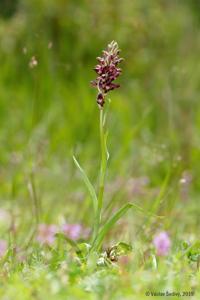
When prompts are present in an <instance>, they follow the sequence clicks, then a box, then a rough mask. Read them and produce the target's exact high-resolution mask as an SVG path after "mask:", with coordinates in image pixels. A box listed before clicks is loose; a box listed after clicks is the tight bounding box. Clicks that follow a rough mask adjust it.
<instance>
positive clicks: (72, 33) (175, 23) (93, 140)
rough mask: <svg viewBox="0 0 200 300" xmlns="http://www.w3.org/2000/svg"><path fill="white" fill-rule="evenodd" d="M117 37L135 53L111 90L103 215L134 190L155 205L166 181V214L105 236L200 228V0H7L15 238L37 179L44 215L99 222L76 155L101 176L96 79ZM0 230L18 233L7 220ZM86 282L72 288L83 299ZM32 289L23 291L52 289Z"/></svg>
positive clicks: (4, 142) (1, 88)
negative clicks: (147, 223)
mask: <svg viewBox="0 0 200 300" xmlns="http://www.w3.org/2000/svg"><path fill="white" fill-rule="evenodd" d="M112 40H116V41H117V42H118V44H119V47H120V49H121V56H122V57H124V59H125V60H124V62H123V63H122V69H123V73H122V76H121V77H120V78H119V80H118V82H119V83H120V85H121V87H120V89H118V90H116V91H114V92H112V93H110V99H111V104H110V108H109V114H108V120H107V126H108V128H109V137H108V148H109V152H110V160H109V165H108V167H109V168H108V172H107V183H106V194H105V206H104V208H105V209H104V214H103V216H104V219H105V220H106V219H107V217H108V216H109V215H110V214H112V212H113V211H114V210H116V209H117V208H119V207H120V206H122V205H123V204H125V203H127V202H131V201H133V202H134V203H137V204H139V205H140V206H142V207H143V208H145V209H147V210H149V209H150V208H151V207H152V205H153V203H154V199H155V197H156V195H158V193H159V191H160V190H161V189H162V188H163V193H162V194H161V196H162V197H161V198H162V199H161V201H160V202H161V203H160V205H159V207H157V211H156V213H159V214H161V215H163V216H165V218H164V219H162V220H161V221H157V223H154V224H152V225H151V227H145V217H144V216H143V215H142V214H138V213H136V212H133V211H131V212H129V213H128V214H127V215H126V216H125V217H124V218H123V220H122V221H121V222H120V225H117V226H116V227H115V228H114V229H113V231H112V232H111V234H110V235H109V236H108V237H107V240H106V241H105V244H108V245H110V244H112V243H115V242H118V241H119V240H123V241H126V242H130V243H132V244H133V245H134V243H141V244H140V247H141V251H143V250H144V251H145V249H146V247H147V246H146V245H148V242H150V241H151V240H152V236H153V234H154V232H155V231H156V230H167V231H168V232H169V234H170V236H171V238H172V240H173V251H176V250H177V249H178V247H179V246H178V245H179V243H181V241H183V240H187V241H191V242H193V241H195V240H197V239H198V237H199V225H200V224H199V219H200V218H199V216H200V206H199V191H200V180H199V178H200V134H199V132H200V104H199V100H200V99H199V91H200V61H199V60H200V58H199V53H200V1H198V0H196V1H195V0H190V1H189V0H188V1H187V0H174V1H165V0H157V1H153V0H151V1H149V0H123V1H119V0H114V1H109V0H101V1H97V0H56V1H55V0H48V1H47V0H28V1H27V0H18V1H17V0H13V1H6V0H1V1H0V205H1V207H2V208H3V209H7V210H9V211H10V212H11V214H12V215H13V216H14V217H13V219H14V220H15V223H16V224H15V225H16V226H17V228H18V231H17V234H16V237H15V242H16V245H21V244H22V243H24V242H25V240H26V238H27V236H28V235H29V234H30V231H31V228H33V226H35V211H34V209H35V206H34V203H33V201H32V199H31V195H30V192H29V185H30V182H32V183H34V186H35V192H36V195H37V199H38V203H39V204H38V205H39V212H40V213H39V216H38V218H39V221H40V222H41V223H55V224H58V223H59V222H61V221H62V220H63V219H65V220H66V221H67V222H71V223H73V222H74V223H81V224H84V226H86V227H91V224H92V222H93V218H94V216H93V214H92V210H91V202H90V198H89V195H88V193H87V190H86V189H85V186H84V183H83V182H82V180H81V176H80V174H79V172H78V170H77V169H76V166H75V165H74V163H73V160H72V155H73V154H75V155H76V157H77V158H78V159H79V161H80V163H81V165H82V166H83V167H84V169H85V170H86V172H87V174H88V176H89V178H90V179H91V181H92V182H93V183H94V185H95V186H97V184H98V174H99V173H98V170H99V164H100V145H99V129H98V126H99V109H98V106H97V104H96V91H95V89H94V88H92V87H91V86H90V81H91V80H93V79H94V78H95V73H94V71H93V67H94V66H95V64H96V57H97V56H99V55H100V54H101V50H102V49H104V48H105V47H106V45H107V44H108V43H109V42H110V41H112ZM32 57H34V58H35V60H36V61H37V65H36V66H34V67H31V59H32ZM105 108H106V106H105ZM0 234H1V238H4V239H7V237H8V232H7V231H5V230H3V229H2V230H1V232H0ZM16 272H17V271H16ZM34 272H36V271H34ZM162 272H163V273H162ZM165 272H167V269H165V267H163V269H162V271H161V273H162V274H165ZM33 274H34V273H33ZM2 276H3V275H2ZM16 276H17V275H16ZM33 276H35V275H33ZM109 276H110V275H109ZM164 276H165V275H161V277H162V278H164ZM16 278H18V277H16ZM16 278H15V277H14V279H13V281H12V284H11V285H15V284H16V290H17V289H18V284H19V282H20V279H16ZM136 278H137V276H136ZM152 278H153V277H152ZM42 280H43V279H41V282H42ZM184 280H185V282H186V283H187V282H188V281H187V279H183V282H184ZM18 281H19V282H18ZM13 282H14V283H13ZM35 284H36V283H35ZM42 284H43V283H42ZM45 284H46V293H47V294H48V284H47V283H45ZM45 284H44V286H45ZM106 284H107V282H106ZM156 284H158V283H156ZM160 284H161V283H160ZM175 284H177V286H178V287H179V288H180V287H181V282H180V283H175ZM11 285H10V286H11ZM36 285H37V284H36ZM38 285H40V284H39V283H38ZM143 285H144V282H143V283H142V282H141V285H139V288H138V290H139V291H140V292H141V290H142V286H143ZM5 286H7V289H8V295H11V296H10V297H12V292H13V289H11V288H9V285H6V283H5ZM108 286H109V280H108ZM101 288H102V289H103V287H101ZM101 288H100V292H99V290H97V292H96V293H97V294H98V297H100V298H89V296H88V298H87V299H104V298H102V297H103V296H102V295H103V294H101V293H103V292H102V290H101ZM188 288H189V287H188ZM9 289H11V290H9ZM20 289H21V290H23V291H25V290H24V289H25V288H22V287H19V289H18V293H20V292H21V290H20ZM73 289H75V288H73ZM122 289H123V288H122ZM83 290H84V289H83ZM9 291H10V294H9ZM19 291H20V292H19ZM81 291H82V290H81V289H80V291H79V292H80V295H79V294H78V292H77V294H76V292H75V290H72V291H71V292H69V293H72V294H73V293H74V294H76V297H77V298H75V296H74V299H82V298H81V297H84V295H85V294H84V292H81ZM103 291H104V290H103ZM108 291H109V289H108ZM108 291H107V292H108ZM110 291H112V293H113V295H114V292H115V289H112V288H111V289H110ZM24 293H25V294H24V295H25V296H22V297H21V298H19V299H20V300H23V299H46V298H45V297H46V295H47V294H45V292H44V294H42V295H43V296H41V298H40V297H39V296H38V298H37V297H36V298H34V297H33V296H31V295H32V294H31V295H29V294H28V292H27V294H26V292H24ZM82 293H83V294H82ZM131 293H132V292H131ZM22 294H23V293H22ZM13 295H14V292H13ZM70 295H71V294H70ZM108 295H109V294H108ZM19 297H20V296H19ZM23 297H24V298H23ZM25 297H27V298H25ZM31 297H33V298H31ZM52 297H53V296H52ZM70 297H71V298H70ZM91 297H92V296H91ZM117 297H118V296H116V298H114V296H113V298H112V295H110V296H108V298H106V297H105V299H109V300H110V299H122V298H120V296H119V298H117ZM2 299H9V300H10V299H13V298H9V296H7V298H6V296H5V298H2ZM15 299H16V298H15ZM17 299H18V298H17ZM49 299H54V298H49ZM55 299H65V298H64V296H63V298H55ZM69 299H73V298H72V296H69ZM84 299H85V298H84ZM123 299H134V298H131V296H130V298H128V296H127V298H125V296H124V298H123ZM141 299H142V298H141Z"/></svg>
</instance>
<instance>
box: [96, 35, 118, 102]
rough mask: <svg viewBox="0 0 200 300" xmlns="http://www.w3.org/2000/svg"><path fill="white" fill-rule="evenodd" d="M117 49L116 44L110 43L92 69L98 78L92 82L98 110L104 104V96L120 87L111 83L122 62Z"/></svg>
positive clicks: (116, 75)
mask: <svg viewBox="0 0 200 300" xmlns="http://www.w3.org/2000/svg"><path fill="white" fill-rule="evenodd" d="M119 52H120V50H119V47H118V44H117V42H115V41H112V42H111V43H110V44H108V47H107V49H106V50H103V55H102V57H97V61H98V65H96V67H95V68H94V71H95V72H96V73H97V75H98V77H97V78H96V79H95V80H93V81H92V82H91V83H92V86H94V87H96V88H97V89H98V95H97V103H98V105H99V107H100V108H102V107H103V105H104V103H105V96H106V94H107V93H108V92H109V91H111V90H114V89H116V88H118V87H120V85H119V84H117V83H113V81H114V80H115V79H116V78H117V77H118V76H119V75H120V74H121V72H122V70H121V69H120V68H118V64H119V63H120V62H121V61H122V60H123V58H120V57H119Z"/></svg>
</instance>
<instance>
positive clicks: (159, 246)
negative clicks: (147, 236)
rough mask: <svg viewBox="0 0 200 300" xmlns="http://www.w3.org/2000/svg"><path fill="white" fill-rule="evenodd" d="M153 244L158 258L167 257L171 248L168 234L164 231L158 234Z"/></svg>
mask: <svg viewBox="0 0 200 300" xmlns="http://www.w3.org/2000/svg"><path fill="white" fill-rule="evenodd" d="M153 244H154V246H155V248H156V254H157V255H158V256H165V255H167V254H168V252H169V249H170V246H171V241H170V238H169V235H168V234H167V232H165V231H162V232H160V233H158V234H157V235H156V236H155V237H154V239H153Z"/></svg>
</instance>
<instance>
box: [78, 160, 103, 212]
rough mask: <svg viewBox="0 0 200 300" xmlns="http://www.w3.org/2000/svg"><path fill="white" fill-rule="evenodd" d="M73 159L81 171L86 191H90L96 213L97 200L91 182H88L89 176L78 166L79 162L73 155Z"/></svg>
mask: <svg viewBox="0 0 200 300" xmlns="http://www.w3.org/2000/svg"><path fill="white" fill-rule="evenodd" d="M73 160H74V163H75V165H76V166H77V168H78V169H79V171H80V172H81V175H82V178H83V181H84V182H85V185H86V187H87V189H88V191H89V193H90V196H91V198H92V202H93V207H94V212H95V213H96V211H97V207H98V200H97V196H96V192H95V189H94V188H93V185H92V184H91V182H90V180H89V178H88V177H87V175H86V173H85V171H84V170H83V168H82V167H81V166H80V164H79V163H78V161H77V159H76V157H75V156H74V155H73Z"/></svg>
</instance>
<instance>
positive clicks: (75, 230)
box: [62, 224, 82, 240]
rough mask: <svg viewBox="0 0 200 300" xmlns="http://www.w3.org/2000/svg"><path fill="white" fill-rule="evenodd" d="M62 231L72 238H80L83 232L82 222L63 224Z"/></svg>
mask: <svg viewBox="0 0 200 300" xmlns="http://www.w3.org/2000/svg"><path fill="white" fill-rule="evenodd" d="M62 232H63V233H64V234H65V235H66V236H68V237H69V238H70V239H72V240H78V239H79V238H80V236H81V233H82V226H81V225H80V224H63V225H62Z"/></svg>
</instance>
